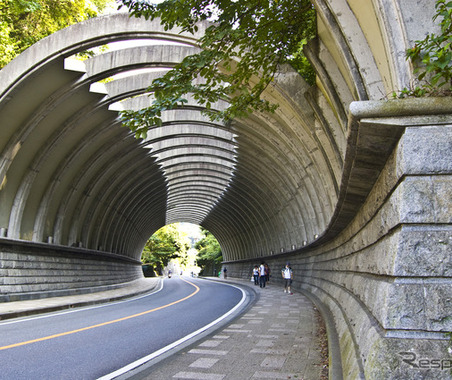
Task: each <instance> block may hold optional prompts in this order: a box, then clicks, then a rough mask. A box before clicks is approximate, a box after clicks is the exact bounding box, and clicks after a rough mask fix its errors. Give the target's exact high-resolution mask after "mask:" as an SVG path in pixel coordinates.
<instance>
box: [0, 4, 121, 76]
mask: <svg viewBox="0 0 452 380" xmlns="http://www.w3.org/2000/svg"><path fill="white" fill-rule="evenodd" d="M114 3H115V1H114V0H0V68H2V67H4V66H5V65H6V64H7V63H8V62H10V61H11V60H12V59H14V58H15V57H16V56H17V55H19V54H20V53H21V52H22V51H24V50H25V49H27V48H28V47H29V46H31V45H33V44H34V43H35V42H37V41H39V40H40V39H42V38H44V37H46V36H48V35H50V34H52V33H54V32H56V31H57V30H60V29H63V28H65V27H67V26H69V25H72V24H75V23H78V22H80V21H83V20H86V19H88V18H91V17H95V16H97V15H98V14H99V13H101V12H102V11H103V10H104V9H105V8H107V7H108V6H109V5H112V4H114Z"/></svg>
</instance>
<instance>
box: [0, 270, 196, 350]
mask: <svg viewBox="0 0 452 380" xmlns="http://www.w3.org/2000/svg"><path fill="white" fill-rule="evenodd" d="M181 280H182V281H185V282H186V283H188V284H190V285H192V286H194V287H195V291H194V292H193V293H191V294H189V295H188V296H187V297H184V298H181V299H180V300H177V301H174V302H171V303H169V304H167V305H163V306H159V307H156V308H155V309H151V310H146V311H143V312H141V313H138V314H133V315H129V316H127V317H123V318H119V319H115V320H113V321H108V322H103V323H99V324H97V325H92V326H87V327H83V328H81V329H77V330H71V331H66V332H62V333H59V334H54V335H49V336H45V337H43V338H38V339H33V340H27V341H26V342H19V343H14V344H10V345H9V346H3V347H0V351H1V350H7V349H9V348H14V347H19V346H25V345H27V344H32V343H37V342H43V341H45V340H50V339H55V338H59V337H62V336H65V335H71V334H76V333H79V332H82V331H86V330H91V329H95V328H98V327H102V326H107V325H111V324H113V323H118V322H122V321H126V320H128V319H132V318H136V317H141V316H142V315H145V314H149V313H152V312H154V311H157V310H162V309H165V308H167V307H170V306H173V305H176V304H178V303H180V302H183V301H186V300H188V299H189V298H191V297H193V296H194V295H195V294H196V293H198V292H199V287H198V286H196V285H195V284H193V283H192V282H190V281H187V280H184V279H183V278H181Z"/></svg>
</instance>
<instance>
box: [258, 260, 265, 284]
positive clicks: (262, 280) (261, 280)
mask: <svg viewBox="0 0 452 380" xmlns="http://www.w3.org/2000/svg"><path fill="white" fill-rule="evenodd" d="M265 274H266V273H265V266H264V263H263V262H262V263H261V266H260V267H259V286H260V287H261V288H265V280H266V277H265Z"/></svg>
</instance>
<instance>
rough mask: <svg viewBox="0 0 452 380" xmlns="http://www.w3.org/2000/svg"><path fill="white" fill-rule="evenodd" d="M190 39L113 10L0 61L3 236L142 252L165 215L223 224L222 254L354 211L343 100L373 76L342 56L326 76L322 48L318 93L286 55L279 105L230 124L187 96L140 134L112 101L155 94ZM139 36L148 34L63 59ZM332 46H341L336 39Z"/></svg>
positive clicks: (258, 251) (307, 231)
mask: <svg viewBox="0 0 452 380" xmlns="http://www.w3.org/2000/svg"><path fill="white" fill-rule="evenodd" d="M325 12H326V13H327V10H325ZM327 19H328V18H327V17H326V18H325V20H327ZM204 30H205V28H204V27H202V25H201V28H200V30H199V33H203V31H204ZM196 38H197V36H196V35H195V36H191V35H185V34H180V33H178V31H177V30H175V31H171V33H170V32H167V31H164V30H163V28H162V27H161V26H160V25H159V24H158V23H157V22H156V21H153V22H149V21H146V20H141V19H131V18H129V17H128V15H127V14H116V15H111V16H106V17H99V18H96V19H92V20H89V21H87V22H84V23H80V24H77V25H74V26H71V27H69V28H67V29H64V30H62V31H60V32H58V33H55V34H54V35H52V36H50V37H48V38H46V39H44V40H42V41H40V42H38V43H37V44H36V45H34V46H32V47H31V48H30V49H28V50H27V51H26V52H24V53H23V54H22V55H20V56H19V57H18V58H17V59H16V60H14V61H13V62H12V63H11V64H9V65H8V66H6V67H5V68H4V69H3V70H1V71H0V94H1V95H0V120H1V128H0V152H1V156H0V228H1V229H2V231H3V235H4V237H6V238H10V239H24V240H30V241H35V242H51V243H53V244H59V245H63V246H65V245H66V246H80V247H85V248H88V249H94V250H102V251H107V252H114V253H118V254H121V255H126V256H130V257H132V258H135V259H139V257H140V254H141V250H142V248H143V246H144V244H145V242H146V241H147V239H148V238H149V236H150V235H152V233H154V232H155V231H156V230H158V229H159V228H160V227H162V226H164V225H166V224H169V223H173V222H191V223H196V224H199V225H202V226H203V227H205V228H207V229H208V230H210V231H211V232H212V233H213V234H214V235H215V236H216V237H217V239H218V240H219V242H220V244H221V246H222V249H223V254H224V258H225V260H240V259H245V258H249V257H260V256H266V255H269V254H274V253H279V252H283V251H286V252H287V251H293V250H297V249H299V248H300V247H304V246H307V245H309V244H311V243H313V242H314V244H315V241H317V242H319V241H321V238H322V236H327V235H328V233H330V234H335V233H337V232H338V231H339V230H340V228H343V226H344V225H345V224H347V223H348V222H349V221H350V219H351V215H352V214H353V212H354V211H353V210H352V211H350V210H351V209H353V208H357V207H359V201H358V202H356V199H354V200H353V201H350V199H349V195H350V194H354V192H353V191H350V187H348V183H349V182H350V178H352V177H353V175H359V173H358V174H356V173H355V174H353V170H352V169H353V167H354V166H353V162H354V161H353V160H349V161H347V159H346V156H347V155H348V154H349V153H347V152H349V151H353V154H352V155H354V154H356V152H355V151H356V144H355V143H354V142H353V141H356V136H357V135H356V133H355V132H356V131H355V132H354V129H353V128H350V125H348V124H347V118H346V116H345V115H346V113H347V111H346V108H347V107H348V104H349V103H350V101H351V100H360V99H361V100H362V99H366V98H368V97H369V93H370V91H371V90H372V88H376V87H378V83H380V84H381V83H382V81H381V79H380V80H377V81H374V82H372V85H371V86H369V85H367V84H366V83H367V82H370V80H369V78H362V77H361V76H360V77H359V78H358V77H357V76H356V75H355V74H356V70H354V69H353V67H352V66H353V65H354V64H355V63H354V62H355V61H354V60H350V61H348V60H347V59H348V58H347V59H346V61H347V66H348V68H347V70H348V72H347V75H344V76H343V77H342V78H345V80H343V79H341V80H340V81H339V80H338V81H337V83H335V84H334V86H333V84H332V83H331V78H330V77H329V76H328V75H327V72H328V71H327V70H325V67H326V66H327V65H328V62H329V61H328V59H327V54H329V53H328V51H327V50H326V49H324V50H322V52H320V54H318V56H322V55H323V58H324V60H323V61H322V62H320V61H318V59H317V61H316V60H315V57H313V61H314V64H315V67H316V71H317V73H318V86H319V87H318V88H319V89H321V91H320V92H318V91H316V90H315V88H314V89H309V87H308V86H307V84H306V83H304V82H303V80H302V79H301V77H300V76H299V75H298V74H297V73H295V72H294V71H292V70H291V69H290V68H288V67H283V68H281V72H280V73H279V75H278V76H277V78H276V80H275V83H274V84H273V86H272V87H271V88H269V89H268V90H267V92H266V94H265V97H266V98H267V99H268V100H270V101H272V102H275V103H277V104H278V105H279V108H278V110H277V111H276V112H275V113H274V114H263V113H255V114H253V115H251V116H250V117H248V118H243V119H239V120H235V121H233V122H232V123H230V124H228V125H224V124H221V123H214V122H212V121H210V120H208V119H207V118H206V117H204V116H203V115H202V114H201V109H200V107H199V106H198V105H197V104H196V103H195V102H194V101H193V100H192V99H189V103H188V104H187V105H186V106H184V107H183V108H181V109H177V110H173V111H167V112H166V113H165V114H164V115H163V125H162V126H161V127H156V128H153V129H152V130H150V131H149V133H148V136H147V138H146V139H144V140H136V139H135V138H134V136H133V134H132V133H131V132H130V131H128V130H126V129H125V128H123V127H122V126H121V123H120V121H119V119H118V112H117V111H118V110H123V109H135V110H137V109H140V108H142V107H144V106H146V105H148V104H150V102H151V101H152V97H149V96H148V95H144V94H145V93H146V88H147V86H148V85H149V84H150V83H151V81H152V79H153V78H156V77H157V76H158V75H159V74H160V73H161V72H162V70H166V69H167V68H169V67H171V66H173V65H174V64H175V63H177V62H179V61H180V60H181V59H182V58H183V57H185V56H186V55H187V54H191V53H192V52H194V51H196V49H197V48H196ZM136 39H141V40H147V41H152V44H150V45H142V46H136V47H125V48H120V49H118V50H114V51H108V52H106V53H103V54H99V55H97V56H95V57H93V58H90V59H87V60H86V61H84V62H80V61H78V62H74V60H72V59H70V57H71V56H73V55H74V54H75V53H78V52H81V51H84V50H86V49H90V48H93V47H95V46H100V45H102V44H106V43H113V42H117V41H126V40H136ZM167 41H170V42H171V43H168V42H167ZM174 42H176V43H177V44H174ZM333 48H334V49H338V50H339V51H341V52H342V53H343V54H345V53H344V51H348V50H347V49H345V48H344V47H343V46H342V42H341V41H336V45H334V46H333V47H332V48H331V49H330V51H332V50H334V49H333ZM341 49H342V50H341ZM308 54H309V52H308ZM345 55H346V54H345ZM316 57H317V56H316ZM369 64H370V63H369ZM339 69H342V68H340V67H339ZM107 78H112V79H113V80H111V81H106V82H105V81H102V80H104V79H107ZM374 79H375V78H374ZM340 86H343V88H341V87H340ZM339 94H340V96H339ZM224 106H225V104H224V103H223V104H221V103H219V104H216V105H215V107H218V108H219V109H221V108H222V107H224ZM353 139H355V140H353ZM344 162H349V163H348V166H347V164H345V163H344ZM366 186H367V188H370V186H371V184H370V183H369V184H368V185H365V186H363V184H362V183H359V184H358V185H357V186H356V188H357V189H358V190H357V191H358V192H361V191H362V192H363V193H365V191H366V190H362V189H363V187H366ZM344 202H345V203H344ZM347 202H349V203H347ZM351 203H355V204H354V206H350V204H351ZM344 205H345V206H344ZM347 207H348V208H347ZM344 210H345V211H344ZM331 231H332V232H331Z"/></svg>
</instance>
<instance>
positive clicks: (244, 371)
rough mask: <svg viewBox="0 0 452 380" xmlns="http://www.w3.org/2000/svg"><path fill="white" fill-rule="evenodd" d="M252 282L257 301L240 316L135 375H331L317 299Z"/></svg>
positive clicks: (315, 379) (222, 378)
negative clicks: (313, 301) (316, 303)
mask: <svg viewBox="0 0 452 380" xmlns="http://www.w3.org/2000/svg"><path fill="white" fill-rule="evenodd" d="M222 281H226V282H230V283H236V284H243V285H247V286H252V287H254V288H255V290H256V292H257V293H258V299H257V302H256V303H255V304H254V305H253V306H252V307H251V308H250V309H249V310H248V311H247V312H245V313H244V314H243V315H241V316H240V317H239V318H238V319H237V320H235V321H233V322H232V323H231V324H229V325H227V326H226V327H224V328H222V329H220V330H218V331H216V332H214V333H213V334H211V335H210V336H208V337H206V338H204V339H202V340H199V341H198V342H196V343H194V344H193V345H192V346H189V347H187V348H185V349H183V350H182V351H180V352H178V353H176V354H175V355H172V356H170V357H168V358H166V359H164V360H162V361H160V362H159V363H157V364H155V365H153V366H152V367H149V368H147V369H145V370H143V371H142V372H141V373H139V374H137V375H135V376H133V377H132V378H133V379H146V380H155V379H159V380H164V379H192V380H245V379H297V380H301V379H304V380H323V379H328V368H327V365H328V357H325V356H327V353H323V355H322V352H321V351H322V347H325V346H326V344H327V343H326V332H325V330H324V328H323V327H322V324H323V321H322V320H321V317H320V314H319V312H318V311H317V309H316V308H315V306H314V305H313V304H312V302H311V301H310V300H309V299H308V298H307V297H306V296H304V295H302V294H301V293H297V292H295V293H294V294H293V295H288V294H287V293H284V292H283V288H282V286H280V285H276V284H272V283H270V285H269V286H267V287H265V288H263V289H260V288H259V287H258V286H254V284H252V283H250V282H248V281H244V280H237V279H228V280H222Z"/></svg>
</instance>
